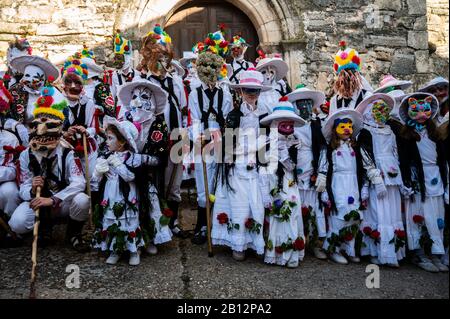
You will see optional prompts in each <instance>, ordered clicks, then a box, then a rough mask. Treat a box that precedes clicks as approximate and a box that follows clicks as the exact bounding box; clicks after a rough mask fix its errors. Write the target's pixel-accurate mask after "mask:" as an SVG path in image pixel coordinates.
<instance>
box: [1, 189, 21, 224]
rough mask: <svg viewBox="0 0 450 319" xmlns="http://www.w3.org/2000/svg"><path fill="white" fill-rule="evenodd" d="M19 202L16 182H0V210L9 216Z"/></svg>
mask: <svg viewBox="0 0 450 319" xmlns="http://www.w3.org/2000/svg"><path fill="white" fill-rule="evenodd" d="M19 204H20V197H19V189H18V188H17V184H16V182H4V183H2V184H0V210H2V211H3V212H5V213H6V215H8V216H11V215H12V214H13V213H14V211H15V210H16V208H17V206H19Z"/></svg>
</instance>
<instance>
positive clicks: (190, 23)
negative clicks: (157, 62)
mask: <svg viewBox="0 0 450 319" xmlns="http://www.w3.org/2000/svg"><path fill="white" fill-rule="evenodd" d="M221 23H224V24H225V25H226V26H227V31H226V32H227V34H226V39H227V40H228V41H231V38H232V37H233V35H236V34H241V35H242V37H243V38H244V39H245V40H246V41H247V42H248V43H250V44H251V45H252V47H251V48H249V49H248V50H247V53H246V59H248V60H250V61H254V60H255V59H256V47H257V46H258V44H259V39H258V35H257V33H256V30H255V27H254V26H253V24H252V22H251V21H250V19H249V18H248V17H247V16H246V15H245V14H244V13H243V12H242V11H240V10H239V9H238V8H236V7H234V6H233V5H231V4H228V3H226V2H224V1H220V2H216V1H194V2H193V3H189V4H186V5H185V6H182V7H181V8H180V9H178V10H177V11H176V12H175V13H174V14H173V15H172V17H170V19H169V20H168V21H167V23H166V25H165V30H166V31H167V33H168V34H169V35H170V36H171V37H172V42H173V45H174V50H175V58H180V57H182V56H183V51H190V50H191V49H192V47H193V46H194V45H195V44H196V43H197V42H199V41H204V39H205V37H206V35H207V34H208V33H209V32H215V31H217V30H218V25H219V24H221Z"/></svg>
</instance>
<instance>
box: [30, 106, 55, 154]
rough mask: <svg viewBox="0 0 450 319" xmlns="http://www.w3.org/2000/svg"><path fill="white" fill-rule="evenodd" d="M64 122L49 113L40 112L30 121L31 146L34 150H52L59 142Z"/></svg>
mask: <svg viewBox="0 0 450 319" xmlns="http://www.w3.org/2000/svg"><path fill="white" fill-rule="evenodd" d="M62 127H63V122H62V121H61V119H60V118H58V117H56V116H52V115H49V114H38V115H37V116H36V118H35V119H34V120H33V121H32V122H31V123H30V148H31V149H32V150H33V151H34V152H45V151H48V152H51V151H53V150H54V149H55V148H56V147H57V146H58V143H59V140H60V138H61V135H62Z"/></svg>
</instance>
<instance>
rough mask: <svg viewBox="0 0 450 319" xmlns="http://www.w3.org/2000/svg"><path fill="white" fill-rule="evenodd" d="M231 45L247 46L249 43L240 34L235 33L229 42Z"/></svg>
mask: <svg viewBox="0 0 450 319" xmlns="http://www.w3.org/2000/svg"><path fill="white" fill-rule="evenodd" d="M230 46H231V47H248V46H249V44H248V43H247V41H245V39H244V38H243V37H241V36H240V35H235V36H234V37H233V41H232V42H231V45H230Z"/></svg>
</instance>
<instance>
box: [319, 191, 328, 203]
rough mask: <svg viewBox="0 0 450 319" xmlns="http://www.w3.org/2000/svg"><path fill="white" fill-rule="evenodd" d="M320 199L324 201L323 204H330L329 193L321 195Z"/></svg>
mask: <svg viewBox="0 0 450 319" xmlns="http://www.w3.org/2000/svg"><path fill="white" fill-rule="evenodd" d="M320 199H321V200H322V203H324V204H326V205H328V203H329V202H330V198H329V197H328V192H323V193H322V194H321V195H320Z"/></svg>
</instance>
